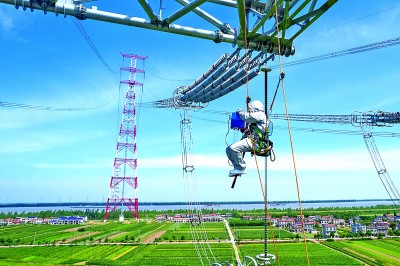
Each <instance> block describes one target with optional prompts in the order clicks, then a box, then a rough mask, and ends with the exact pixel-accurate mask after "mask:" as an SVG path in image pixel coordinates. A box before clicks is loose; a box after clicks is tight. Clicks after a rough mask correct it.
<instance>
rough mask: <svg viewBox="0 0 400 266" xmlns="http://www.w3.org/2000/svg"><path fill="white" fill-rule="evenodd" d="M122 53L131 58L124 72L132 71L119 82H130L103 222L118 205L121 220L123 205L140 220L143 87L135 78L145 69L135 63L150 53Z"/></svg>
mask: <svg viewBox="0 0 400 266" xmlns="http://www.w3.org/2000/svg"><path fill="white" fill-rule="evenodd" d="M121 55H122V56H123V57H124V58H128V59H129V60H130V66H129V67H122V68H121V71H127V72H129V79H128V80H121V81H120V83H121V84H127V85H128V88H127V91H126V97H125V105H124V110H123V113H122V120H121V125H120V130H119V136H118V143H117V149H116V154H115V159H114V166H113V174H112V176H111V181H110V190H109V194H108V199H107V204H106V211H105V214H104V221H106V220H107V218H108V217H109V216H110V214H111V212H113V211H114V210H116V209H117V207H118V206H120V208H121V213H120V221H123V220H124V217H123V207H124V205H125V207H127V208H128V209H129V210H130V212H131V213H132V215H133V216H134V217H135V218H136V219H139V215H138V209H139V201H138V177H137V156H136V86H140V87H143V84H142V83H140V82H137V81H136V74H137V73H141V74H144V70H143V69H138V68H136V63H137V61H138V60H145V59H146V58H147V56H139V55H134V54H123V53H121Z"/></svg>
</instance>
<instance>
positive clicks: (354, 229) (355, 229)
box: [351, 223, 367, 234]
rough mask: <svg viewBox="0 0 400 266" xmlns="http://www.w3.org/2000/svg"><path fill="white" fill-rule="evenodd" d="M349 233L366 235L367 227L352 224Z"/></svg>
mask: <svg viewBox="0 0 400 266" xmlns="http://www.w3.org/2000/svg"><path fill="white" fill-rule="evenodd" d="M351 232H352V233H353V234H357V233H364V234H365V233H367V227H366V226H365V225H362V224H359V223H356V224H353V225H352V226H351Z"/></svg>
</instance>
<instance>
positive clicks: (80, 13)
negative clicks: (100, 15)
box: [74, 4, 87, 20]
mask: <svg viewBox="0 0 400 266" xmlns="http://www.w3.org/2000/svg"><path fill="white" fill-rule="evenodd" d="M86 10H87V8H86V7H85V6H84V5H82V4H79V5H78V4H75V7H74V11H75V17H76V18H77V19H79V20H85V19H86V18H87V17H86Z"/></svg>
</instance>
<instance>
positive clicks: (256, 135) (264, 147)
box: [250, 124, 275, 161]
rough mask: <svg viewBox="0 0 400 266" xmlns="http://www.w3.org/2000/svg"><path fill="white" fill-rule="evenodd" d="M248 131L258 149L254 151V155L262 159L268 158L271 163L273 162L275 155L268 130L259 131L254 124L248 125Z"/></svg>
mask: <svg viewBox="0 0 400 266" xmlns="http://www.w3.org/2000/svg"><path fill="white" fill-rule="evenodd" d="M250 131H251V134H252V137H253V141H254V143H257V144H258V145H257V146H258V148H257V149H255V153H256V155H257V156H262V157H268V156H270V159H271V161H275V153H274V150H273V146H274V143H273V142H272V141H271V140H270V139H269V133H270V131H269V128H266V129H265V130H261V129H259V128H258V127H256V126H255V125H254V124H253V125H251V124H250ZM251 154H252V155H254V152H253V151H251ZM271 155H272V156H271Z"/></svg>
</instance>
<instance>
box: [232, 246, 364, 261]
mask: <svg viewBox="0 0 400 266" xmlns="http://www.w3.org/2000/svg"><path fill="white" fill-rule="evenodd" d="M240 251H241V253H242V255H243V256H252V257H254V256H255V255H257V254H262V253H264V245H262V244H248V245H243V246H241V247H240ZM307 251H308V257H309V260H310V264H311V265H363V264H362V263H361V262H359V261H357V260H355V259H353V258H351V257H348V256H346V255H344V254H341V253H339V252H334V251H332V250H330V249H329V248H327V247H325V246H323V245H320V244H315V243H307ZM268 253H269V254H274V255H277V260H278V261H279V264H280V265H307V264H308V262H307V255H306V254H307V253H306V248H305V246H304V243H301V242H300V243H277V244H276V245H274V244H272V243H271V244H269V245H268Z"/></svg>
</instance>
